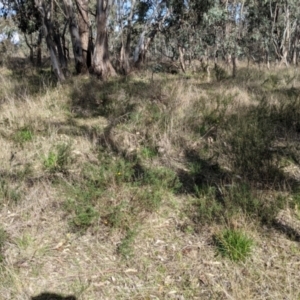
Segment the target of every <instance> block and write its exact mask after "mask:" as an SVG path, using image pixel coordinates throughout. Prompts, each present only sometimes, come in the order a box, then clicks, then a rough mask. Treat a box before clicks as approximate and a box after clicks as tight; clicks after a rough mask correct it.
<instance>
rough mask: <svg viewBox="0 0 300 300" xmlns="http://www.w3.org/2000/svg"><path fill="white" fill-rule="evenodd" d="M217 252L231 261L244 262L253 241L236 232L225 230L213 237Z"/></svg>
mask: <svg viewBox="0 0 300 300" xmlns="http://www.w3.org/2000/svg"><path fill="white" fill-rule="evenodd" d="M215 245H216V247H217V251H218V253H219V254H221V255H222V256H223V257H228V258H229V259H230V260H232V261H236V262H237V261H244V260H245V259H246V258H247V257H248V256H249V255H250V253H251V250H252V247H253V240H252V239H250V238H248V237H247V236H246V235H245V234H244V233H242V232H241V231H237V230H231V229H227V230H224V231H223V232H221V233H220V234H218V235H216V236H215Z"/></svg>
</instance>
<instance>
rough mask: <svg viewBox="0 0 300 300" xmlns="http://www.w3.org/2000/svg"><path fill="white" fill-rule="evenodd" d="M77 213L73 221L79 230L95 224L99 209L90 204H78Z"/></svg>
mask: <svg viewBox="0 0 300 300" xmlns="http://www.w3.org/2000/svg"><path fill="white" fill-rule="evenodd" d="M75 213H76V215H75V216H74V218H73V219H72V221H71V222H72V225H74V226H75V227H76V229H77V230H78V229H80V230H85V229H87V228H88V227H89V226H91V225H92V224H93V222H94V220H95V218H96V217H97V216H98V213H97V211H96V210H95V209H94V207H92V206H90V205H86V206H80V205H79V206H77V207H76V209H75Z"/></svg>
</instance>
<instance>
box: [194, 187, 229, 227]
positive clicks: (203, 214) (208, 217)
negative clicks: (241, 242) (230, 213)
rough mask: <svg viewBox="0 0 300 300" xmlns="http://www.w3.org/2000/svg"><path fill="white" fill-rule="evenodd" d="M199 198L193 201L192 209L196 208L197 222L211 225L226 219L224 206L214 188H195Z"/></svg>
mask: <svg viewBox="0 0 300 300" xmlns="http://www.w3.org/2000/svg"><path fill="white" fill-rule="evenodd" d="M195 189H196V194H197V197H196V198H194V199H192V209H193V210H194V208H195V207H196V214H195V220H196V221H197V222H199V223H202V224H204V223H211V222H215V221H218V220H222V219H223V218H224V206H223V205H222V203H221V202H220V201H218V199H217V197H216V189H215V188H214V187H209V186H208V187H203V188H199V187H195Z"/></svg>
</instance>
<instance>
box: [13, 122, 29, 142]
mask: <svg viewBox="0 0 300 300" xmlns="http://www.w3.org/2000/svg"><path fill="white" fill-rule="evenodd" d="M32 138H33V132H32V130H31V129H30V128H29V127H27V126H25V127H22V128H20V129H19V130H18V131H17V132H16V133H15V135H14V137H13V139H14V141H15V142H16V143H18V144H21V145H22V144H23V143H25V142H29V141H31V140H32Z"/></svg>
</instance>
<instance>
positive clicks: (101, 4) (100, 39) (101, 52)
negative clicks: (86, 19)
mask: <svg viewBox="0 0 300 300" xmlns="http://www.w3.org/2000/svg"><path fill="white" fill-rule="evenodd" d="M110 5H111V3H110V1H109V0H107V1H105V0H97V15H96V23H97V37H96V44H95V49H94V55H93V63H92V67H93V73H94V74H96V75H97V76H98V77H99V78H101V79H103V80H105V79H106V78H107V77H109V76H114V75H115V74H116V72H115V69H114V68H113V66H112V65H111V63H110V60H109V52H108V33H107V26H106V23H107V17H108V14H109V8H110Z"/></svg>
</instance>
